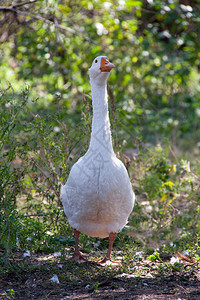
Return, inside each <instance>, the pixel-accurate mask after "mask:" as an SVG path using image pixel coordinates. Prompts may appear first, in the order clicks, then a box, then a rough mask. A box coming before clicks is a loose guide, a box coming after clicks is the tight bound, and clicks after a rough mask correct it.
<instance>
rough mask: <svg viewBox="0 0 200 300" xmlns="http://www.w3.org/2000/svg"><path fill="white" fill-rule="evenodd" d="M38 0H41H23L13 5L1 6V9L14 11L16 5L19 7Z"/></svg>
mask: <svg viewBox="0 0 200 300" xmlns="http://www.w3.org/2000/svg"><path fill="white" fill-rule="evenodd" d="M37 1H40V0H30V1H26V2H23V3H18V4H17V3H16V4H13V5H11V6H0V11H1V10H3V11H7V10H8V11H13V9H15V8H16V7H19V6H23V5H26V4H32V3H34V2H37Z"/></svg>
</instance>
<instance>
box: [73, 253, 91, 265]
mask: <svg viewBox="0 0 200 300" xmlns="http://www.w3.org/2000/svg"><path fill="white" fill-rule="evenodd" d="M72 258H73V259H74V260H75V261H76V262H78V263H79V264H81V263H84V262H87V261H88V260H87V259H86V258H84V257H83V256H82V255H81V253H80V252H79V253H74V254H73V256H72Z"/></svg>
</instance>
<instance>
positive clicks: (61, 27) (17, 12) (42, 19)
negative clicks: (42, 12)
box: [0, 0, 97, 44]
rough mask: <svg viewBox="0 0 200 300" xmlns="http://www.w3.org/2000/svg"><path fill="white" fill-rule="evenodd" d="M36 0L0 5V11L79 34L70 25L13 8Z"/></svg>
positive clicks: (85, 37) (86, 38) (88, 39)
mask: <svg viewBox="0 0 200 300" xmlns="http://www.w3.org/2000/svg"><path fill="white" fill-rule="evenodd" d="M37 1H40V0H30V1H27V2H23V3H21V4H14V5H12V6H0V11H11V12H14V13H16V14H21V15H24V16H26V17H30V18H32V19H35V20H39V21H42V22H44V23H46V24H49V25H54V26H55V27H56V28H59V29H62V30H65V31H68V32H70V33H72V34H80V32H78V31H76V30H74V29H72V28H70V27H66V26H64V25H60V24H58V23H54V22H53V21H50V20H48V19H45V18H43V17H41V16H37V15H34V14H31V13H27V12H25V11H21V10H18V9H15V8H16V7H19V6H22V5H25V4H31V3H34V2H37ZM82 37H83V38H84V39H85V40H86V41H88V42H90V43H93V44H97V43H96V42H95V41H93V40H91V39H90V38H88V37H87V36H84V35H82Z"/></svg>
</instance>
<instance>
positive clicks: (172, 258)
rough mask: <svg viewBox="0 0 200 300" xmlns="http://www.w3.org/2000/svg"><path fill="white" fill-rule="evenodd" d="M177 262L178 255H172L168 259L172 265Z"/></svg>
mask: <svg viewBox="0 0 200 300" xmlns="http://www.w3.org/2000/svg"><path fill="white" fill-rule="evenodd" d="M178 262H179V258H178V257H175V256H172V257H171V259H170V263H171V264H172V265H173V264H175V263H178Z"/></svg>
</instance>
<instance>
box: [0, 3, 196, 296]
mask: <svg viewBox="0 0 200 300" xmlns="http://www.w3.org/2000/svg"><path fill="white" fill-rule="evenodd" d="M27 2H28V1H27ZM1 5H4V6H5V7H8V6H9V7H10V10H9V9H7V10H5V8H4V9H3V8H2V7H0V13H1V16H0V17H1V20H0V22H1V25H2V26H1V28H0V39H1V44H0V86H1V95H0V97H1V98H0V196H1V202H0V232H1V233H0V250H1V258H2V260H3V263H4V264H5V263H6V264H7V266H8V261H9V260H8V257H10V256H11V254H12V251H15V250H20V251H25V250H30V251H33V252H35V253H38V252H41V251H43V252H46V253H48V252H53V251H54V250H59V249H62V251H63V252H65V249H66V247H69V248H70V247H71V245H73V242H74V241H73V238H71V236H72V230H71V228H70V227H69V225H68V223H67V220H66V218H65V216H64V213H63V209H62V204H61V202H60V186H61V184H63V183H65V181H66V179H67V176H68V174H69V171H70V169H71V166H72V164H73V163H74V162H75V161H76V160H77V159H78V158H79V157H80V156H81V155H82V154H83V153H85V150H86V149H87V145H88V141H89V134H90V125H91V97H90V86H89V79H88V68H89V66H90V64H91V61H92V60H93V58H94V57H95V56H97V55H100V54H106V55H107V56H108V57H109V59H110V60H111V61H112V62H114V63H115V64H116V68H115V69H114V70H112V74H111V76H110V78H109V83H110V88H109V90H108V92H109V98H110V111H111V113H110V117H111V123H112V131H113V137H114V140H115V143H114V144H115V150H116V152H118V151H119V153H120V155H121V158H122V159H123V153H127V152H128V151H129V153H130V151H131V155H130V157H131V160H130V162H129V163H128V164H127V168H129V173H130V176H131V178H132V182H133V188H134V190H135V192H136V195H137V201H136V205H135V208H134V213H133V215H132V216H131V218H130V222H129V227H128V228H125V229H124V230H123V231H122V232H121V233H119V235H118V238H117V240H116V243H115V249H116V250H118V251H124V254H125V257H126V260H124V261H122V267H124V268H125V269H126V271H127V269H128V264H130V265H131V266H132V267H134V266H135V259H136V258H134V253H133V250H134V251H135V250H137V247H140V248H142V249H144V251H145V253H146V255H148V256H150V259H151V260H155V261H160V259H161V260H162V255H165V254H166V253H167V254H168V255H169V253H170V255H171V254H172V253H173V252H174V251H183V250H185V249H187V250H189V251H191V252H192V253H193V255H195V257H196V259H199V255H200V253H199V229H200V223H199V213H200V208H199V205H200V204H199V200H200V197H199V185H200V183H199V177H200V165H199V155H200V154H199V148H198V147H197V143H198V142H199V129H200V128H199V111H200V108H199V101H200V98H199V97H200V96H199V95H200V93H199V86H198V83H199V78H200V77H199V73H198V72H199V45H198V40H199V24H198V21H199V3H198V1H191V5H186V3H185V1H176V0H174V1H167V0H165V1H157V0H156V1H112V2H109V1H102V0H97V1H89V2H88V1H78V2H77V1H75V0H74V1H64V0H63V1H61V0H60V1H54V0H51V1H50V0H47V1H31V2H30V3H26V4H24V3H22V1H16V2H15V4H12V7H11V6H10V5H11V4H10V1H6V0H4V1H2V4H1ZM20 5H21V6H20ZM27 85H28V86H29V87H30V88H29V89H28V88H24V86H27ZM185 150H189V151H190V154H189V155H188V154H187V153H186V152H185ZM184 152H185V153H184ZM190 162H191V166H190ZM125 163H127V161H126V159H125ZM127 235H129V237H127ZM80 242H81V245H82V248H83V249H85V251H86V252H91V248H94V249H95V251H98V250H99V249H100V250H104V249H106V247H107V243H106V241H104V240H103V241H101V242H99V240H98V239H91V238H86V237H85V236H84V235H82V236H81V238H80ZM133 242H134V243H135V247H136V248H134V249H132V248H133V247H132V243H133ZM156 248H159V249H160V250H159V251H157V250H156V251H157V252H156V251H155V249H156ZM69 251H70V250H69ZM2 253H3V254H2ZM177 267H180V268H181V266H177ZM164 268H165V266H163V268H161V269H160V272H161V273H162V272H163V270H164ZM8 269H9V268H8ZM68 272H69V273H70V271H68ZM62 276H65V275H64V273H63V275H62ZM66 276H68V275H66ZM70 276H71V275H70V274H69V277H70ZM97 277H98V276H97ZM97 277H96V278H95V279H94V280H92V281H91V285H92V286H93V289H94V290H98V287H99V278H97ZM95 280H96V281H95ZM11 293H12V292H11ZM11 296H12V295H11ZM11 296H10V297H11Z"/></svg>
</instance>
